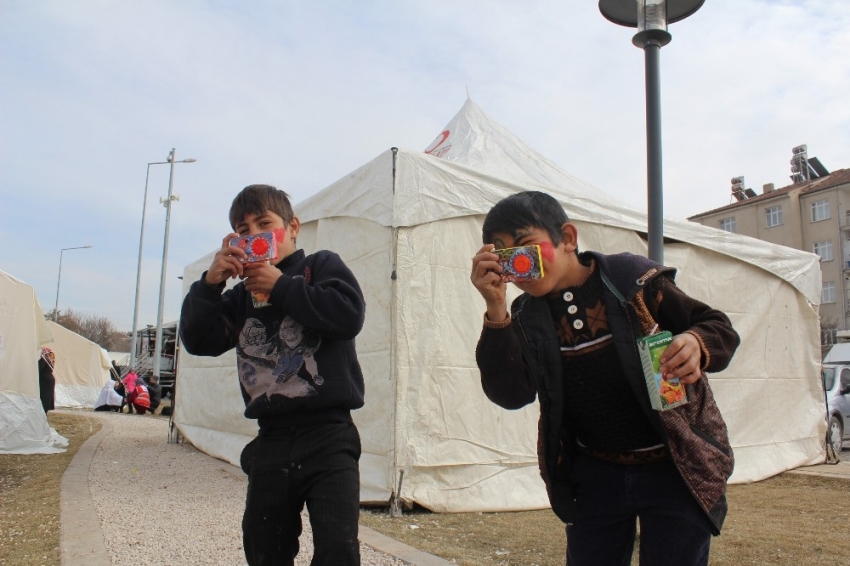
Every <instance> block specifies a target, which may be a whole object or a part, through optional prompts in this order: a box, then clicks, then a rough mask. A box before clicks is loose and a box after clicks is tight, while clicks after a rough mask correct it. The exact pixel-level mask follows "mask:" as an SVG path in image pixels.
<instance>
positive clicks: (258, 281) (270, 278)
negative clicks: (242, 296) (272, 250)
mask: <svg viewBox="0 0 850 566" xmlns="http://www.w3.org/2000/svg"><path fill="white" fill-rule="evenodd" d="M281 275H283V273H281V272H280V269H278V268H277V267H275V266H273V265H270V264H269V263H267V262H265V261H261V262H258V263H252V264H248V265H246V266H245V269H244V271H243V276H244V278H245V289H247V290H248V291H249V292H251V293H263V294H264V295H268V294H271V292H272V289H274V286H275V283H277V280H278V279H280V276H281Z"/></svg>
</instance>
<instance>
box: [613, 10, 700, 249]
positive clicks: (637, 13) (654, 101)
mask: <svg viewBox="0 0 850 566" xmlns="http://www.w3.org/2000/svg"><path fill="white" fill-rule="evenodd" d="M704 2H705V0H599V11H600V12H602V15H603V16H605V18H607V19H608V20H610V21H612V22H614V23H615V24H619V25H621V26H626V27H633V28H638V32H637V33H636V34H635V36H634V37H633V38H632V43H634V44H635V46H636V47H640V48H641V49H643V51H644V63H645V72H646V180H647V240H648V241H649V258H650V259H652V260H655V261H657V262H658V263H663V262H664V188H663V177H662V168H661V79H660V72H659V59H660V52H661V48H662V47H663V46H665V45H667V44H668V43H670V40H671V39H672V36H671V35H670V33H669V32H668V31H667V23H668V22H669V23H673V22H678V21H679V20H683V19H685V18H687V17H688V16H690V15H691V14H693V13H694V12H696V11H697V10H699V9H700V8H701V7H702V5H703V3H704Z"/></svg>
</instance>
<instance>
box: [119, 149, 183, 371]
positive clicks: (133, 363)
mask: <svg viewBox="0 0 850 566" xmlns="http://www.w3.org/2000/svg"><path fill="white" fill-rule="evenodd" d="M172 151H173V150H172ZM169 155H170V154H169ZM194 162H195V160H194V159H191V158H190V159H184V160H183V161H178V162H177V163H194ZM169 163H171V162H170V161H153V162H151V163H148V166H147V171H146V172H145V194H144V196H143V197H142V227H141V229H140V230H139V260H138V263H137V264H136V298H135V300H134V301H133V335H132V337H131V338H130V367H131V368H135V367H136V332H137V330H138V322H139V289H140V287H141V279H142V244H143V242H144V238H145V210H146V209H147V205H148V180H149V179H150V174H151V165H167V164H169Z"/></svg>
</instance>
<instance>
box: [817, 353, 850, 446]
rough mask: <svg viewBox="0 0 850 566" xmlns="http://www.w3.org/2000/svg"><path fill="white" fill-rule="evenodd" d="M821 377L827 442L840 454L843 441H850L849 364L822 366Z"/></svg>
mask: <svg viewBox="0 0 850 566" xmlns="http://www.w3.org/2000/svg"><path fill="white" fill-rule="evenodd" d="M821 377H822V379H823V390H824V393H825V395H826V406H827V415H828V416H829V429H828V430H827V441H828V442H829V443H830V444H831V445H832V447H833V448H834V449H835V453H836V454H840V453H841V444H842V442H843V440H845V439H846V440H850V426H848V425H850V364H848V365H843V364H823V370H822V371H821Z"/></svg>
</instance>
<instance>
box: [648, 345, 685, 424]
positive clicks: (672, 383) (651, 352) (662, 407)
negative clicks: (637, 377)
mask: <svg viewBox="0 0 850 566" xmlns="http://www.w3.org/2000/svg"><path fill="white" fill-rule="evenodd" d="M672 341H673V335H672V334H671V333H670V332H668V331H667V330H664V331H663V332H658V333H656V334H650V335H649V336H644V337H642V338H638V340H637V346H638V352H640V360H641V362H642V363H643V374H644V377H645V378H646V389H647V391H649V402H650V404H651V405H652V408H653V409H655V410H656V411H666V410H668V409H672V408H673V407H678V406H679V405H684V404H685V403H687V402H688V393H687V391H685V384H684V383H680V382H679V380H678V378H677V379H667V380H665V379H662V378H661V371H660V367H661V361H660V359H661V354H662V353H664V350H666V349H667V346H669V345H670V342H672Z"/></svg>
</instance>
